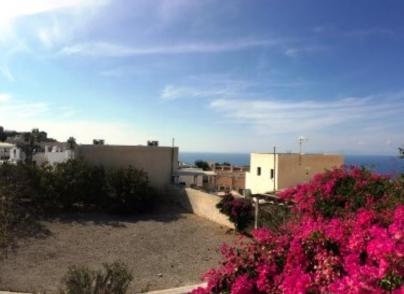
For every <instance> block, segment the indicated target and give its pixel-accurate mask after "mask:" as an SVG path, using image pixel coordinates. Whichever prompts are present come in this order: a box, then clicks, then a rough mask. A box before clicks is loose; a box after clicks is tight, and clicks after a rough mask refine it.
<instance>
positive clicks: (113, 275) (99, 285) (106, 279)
mask: <svg viewBox="0 0 404 294" xmlns="http://www.w3.org/2000/svg"><path fill="white" fill-rule="evenodd" d="M132 279H133V277H132V274H131V273H130V271H129V270H128V268H127V266H126V265H125V264H123V263H121V262H114V263H111V264H108V263H105V264H103V269H102V270H97V271H94V270H90V269H89V268H87V267H85V266H73V267H70V268H69V269H68V272H67V274H66V276H65V277H64V278H63V281H62V283H63V284H64V287H63V289H62V290H61V291H60V293H61V294H125V293H126V291H127V290H128V287H129V284H130V282H131V281H132Z"/></svg>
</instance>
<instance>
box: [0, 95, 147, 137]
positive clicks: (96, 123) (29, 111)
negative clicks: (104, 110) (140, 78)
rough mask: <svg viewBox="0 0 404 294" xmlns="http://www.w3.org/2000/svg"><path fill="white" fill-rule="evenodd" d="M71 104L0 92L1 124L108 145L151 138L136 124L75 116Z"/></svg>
mask: <svg viewBox="0 0 404 294" xmlns="http://www.w3.org/2000/svg"><path fill="white" fill-rule="evenodd" d="M77 113H78V112H77V111H76V110H75V109H74V108H73V107H70V106H58V105H54V104H49V103H47V102H43V101H32V100H22V99H17V98H14V97H13V96H12V95H10V94H6V93H0V125H1V126H3V127H5V128H6V129H11V130H19V131H23V130H31V129H32V128H39V129H41V130H45V131H46V132H47V133H48V135H49V136H50V137H52V138H55V139H57V140H60V141H64V140H66V139H67V138H68V137H70V136H73V137H75V138H76V139H77V141H78V142H79V143H90V142H92V139H94V138H104V139H106V141H107V143H109V144H131V143H132V144H134V143H144V142H146V139H150V137H153V136H151V134H146V133H145V132H143V131H142V130H141V129H139V128H137V127H136V126H134V125H132V124H130V123H126V122H121V121H119V120H106V119H95V118H90V117H87V118H85V119H83V118H80V117H78V116H77Z"/></svg>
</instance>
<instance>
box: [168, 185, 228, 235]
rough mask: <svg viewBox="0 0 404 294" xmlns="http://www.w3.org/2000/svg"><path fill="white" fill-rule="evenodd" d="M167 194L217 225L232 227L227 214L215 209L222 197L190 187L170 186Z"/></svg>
mask: <svg viewBox="0 0 404 294" xmlns="http://www.w3.org/2000/svg"><path fill="white" fill-rule="evenodd" d="M169 194H170V195H171V199H172V200H173V201H175V202H177V203H178V204H180V205H181V206H182V207H184V208H185V209H187V210H188V211H190V212H192V213H194V214H196V215H198V216H201V217H204V218H206V219H208V220H210V221H213V222H215V223H217V224H219V225H222V226H225V227H228V228H232V229H234V225H233V224H232V223H231V222H230V221H229V220H228V218H227V216H226V215H224V214H222V213H221V212H220V211H219V209H217V207H216V204H218V203H219V201H220V200H221V199H222V198H221V197H220V196H216V195H213V194H208V193H206V192H202V191H200V190H196V189H192V188H179V187H175V186H172V187H171V189H170V192H169Z"/></svg>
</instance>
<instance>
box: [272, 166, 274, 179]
mask: <svg viewBox="0 0 404 294" xmlns="http://www.w3.org/2000/svg"><path fill="white" fill-rule="evenodd" d="M273 178H274V169H273V168H271V179H273Z"/></svg>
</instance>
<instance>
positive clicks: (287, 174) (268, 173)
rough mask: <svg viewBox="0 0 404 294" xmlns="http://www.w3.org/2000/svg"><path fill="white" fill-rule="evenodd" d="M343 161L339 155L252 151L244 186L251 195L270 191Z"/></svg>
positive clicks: (292, 183)
mask: <svg viewBox="0 0 404 294" xmlns="http://www.w3.org/2000/svg"><path fill="white" fill-rule="evenodd" d="M343 164H344V158H343V156H341V155H329V154H296V153H276V154H274V153H251V155H250V171H249V172H246V184H245V187H246V189H249V190H250V191H251V193H252V194H262V193H271V192H274V191H279V190H282V189H285V188H288V187H293V186H295V185H297V184H299V183H303V182H307V181H309V180H311V179H312V177H313V176H314V175H315V174H318V173H322V172H324V171H325V170H326V169H332V168H334V167H340V166H342V165H343Z"/></svg>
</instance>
